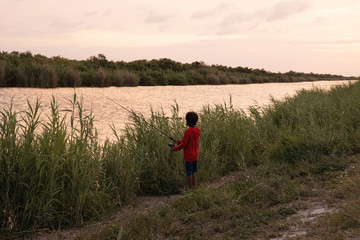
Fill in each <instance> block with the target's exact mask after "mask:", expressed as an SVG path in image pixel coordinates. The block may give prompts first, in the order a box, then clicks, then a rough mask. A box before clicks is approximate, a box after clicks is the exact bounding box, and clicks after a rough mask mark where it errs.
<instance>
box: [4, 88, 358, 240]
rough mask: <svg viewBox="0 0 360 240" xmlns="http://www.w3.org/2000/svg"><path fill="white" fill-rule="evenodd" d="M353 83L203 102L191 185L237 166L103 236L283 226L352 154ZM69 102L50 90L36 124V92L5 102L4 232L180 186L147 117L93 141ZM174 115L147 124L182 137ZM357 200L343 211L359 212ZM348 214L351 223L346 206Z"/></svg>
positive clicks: (77, 220) (53, 224)
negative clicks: (19, 101) (252, 99)
mask: <svg viewBox="0 0 360 240" xmlns="http://www.w3.org/2000/svg"><path fill="white" fill-rule="evenodd" d="M359 84H360V83H359V82H356V83H353V84H350V83H349V84H345V85H343V86H337V87H334V88H332V89H331V90H330V91H328V92H325V91H323V90H321V89H313V90H310V91H305V90H302V91H299V92H298V93H297V95H296V96H294V97H292V98H286V99H285V100H284V101H276V100H273V101H272V104H270V105H269V106H267V107H264V108H258V107H256V106H254V107H252V108H250V113H251V114H250V115H247V114H245V113H244V111H242V110H239V109H235V108H234V107H233V106H232V104H231V99H230V103H223V104H217V105H214V106H210V105H209V106H204V107H203V109H202V110H201V111H200V112H199V116H200V121H199V124H198V126H199V128H200V129H201V131H202V135H201V139H200V155H199V172H198V180H199V183H200V184H201V183H205V182H210V181H213V180H215V179H218V178H219V176H221V175H226V174H227V173H229V172H231V171H235V170H240V171H242V172H243V173H244V175H243V176H242V177H241V178H240V179H238V182H236V183H234V184H232V185H227V186H224V187H222V188H220V189H216V190H214V189H210V188H206V187H201V188H200V189H198V190H196V191H194V192H192V193H191V194H190V195H186V197H184V198H182V199H180V200H179V201H177V202H176V203H175V204H173V205H171V206H169V207H165V208H163V209H160V210H156V211H154V212H152V213H151V214H149V215H145V216H143V217H140V218H135V219H131V222H130V224H128V225H125V226H123V225H118V226H113V227H112V229H106V230H105V231H107V232H108V233H106V234H105V233H104V237H103V238H106V237H107V236H115V235H116V236H118V235H119V236H120V235H121V236H123V237H124V239H125V238H129V239H138V238H144V239H149V238H153V237H156V236H164V237H166V238H175V237H176V236H179V235H181V236H184V238H190V237H191V236H193V237H195V238H196V237H198V238H205V237H208V238H211V236H225V238H226V237H229V238H231V237H234V236H241V237H243V238H252V237H254V236H257V237H259V236H260V237H265V238H266V237H269V236H273V235H276V232H277V231H280V230H281V229H282V228H286V225H281V224H280V223H281V222H282V220H283V219H284V218H285V217H286V216H288V215H291V214H293V213H294V212H295V211H296V210H297V209H298V208H299V207H300V206H297V205H296V204H294V202H296V200H297V199H299V198H301V197H306V196H309V195H311V194H313V193H312V192H311V191H310V190H309V189H311V186H312V184H314V179H317V180H316V182H317V184H320V182H321V181H326V180H329V179H333V178H334V176H335V175H336V173H337V172H341V171H344V170H345V169H346V168H347V167H348V163H347V162H346V161H344V160H343V159H346V157H347V156H352V155H356V154H359V152H360V112H359V110H358V109H360V88H359ZM70 102H71V103H72V108H71V109H68V110H66V111H62V110H61V109H60V106H59V105H58V104H57V102H56V100H55V99H53V101H52V103H51V114H50V115H49V116H47V120H45V121H43V120H39V119H42V118H40V115H41V112H40V106H41V101H40V100H38V101H37V102H36V103H35V104H34V105H31V104H30V103H29V104H28V111H26V112H15V111H14V110H13V109H12V107H11V106H9V108H8V109H3V110H2V111H1V112H0V113H1V114H0V140H1V142H0V167H1V169H0V186H1V190H2V193H4V194H1V196H0V198H1V199H0V209H4V210H3V211H1V215H0V220H1V222H0V223H1V229H2V232H3V236H14V234H20V235H21V234H22V233H24V232H26V231H33V230H35V231H36V229H43V228H49V229H58V228H64V227H71V226H74V225H81V224H83V223H84V222H85V221H89V220H93V219H97V218H99V217H101V216H102V214H104V213H107V212H109V211H110V210H113V209H114V207H119V206H123V205H126V204H132V203H134V201H135V200H136V196H138V195H141V194H148V195H169V194H174V193H180V192H182V191H183V189H184V188H185V177H184V173H183V165H182V154H181V153H173V152H171V151H170V150H169V148H168V146H167V141H168V139H167V138H166V137H164V136H162V135H161V134H159V133H158V132H157V131H156V130H155V129H154V128H152V127H150V126H149V125H148V124H147V123H146V122H144V121H143V120H141V119H139V118H138V117H135V116H130V117H131V119H132V123H131V124H129V125H127V126H126V129H125V130H124V131H123V132H121V133H118V132H116V131H115V127H113V129H114V134H115V135H116V137H117V138H116V140H111V141H110V140H107V141H105V142H104V143H100V142H99V140H98V138H97V132H96V129H95V128H94V125H93V124H94V121H95V117H94V116H93V115H92V113H91V112H87V111H85V110H84V109H83V107H82V101H81V99H80V100H79V99H78V98H77V95H76V94H74V98H73V99H71V100H70ZM178 112H179V110H178V106H177V104H175V105H174V106H173V111H172V114H171V116H166V115H165V114H164V112H163V111H162V110H152V112H151V116H150V117H148V118H147V119H146V121H147V122H149V123H151V124H152V125H153V126H156V127H157V128H159V129H161V130H162V131H163V132H166V133H168V134H169V135H170V136H173V137H175V138H177V139H181V137H182V135H183V132H184V130H185V129H186V125H185V121H184V118H183V116H179V115H178ZM67 119H69V120H67ZM355 185H356V184H355ZM351 191H352V192H353V191H355V190H354V189H352V190H351ZM354 202H356V201H355V200H354ZM225 203H226V204H225ZM354 205H355V204H351V205H350V206H351V207H349V209H348V210H344V211H345V212H355V213H356V212H357V209H353V206H354ZM344 209H346V208H344ZM217 218H220V219H223V223H221V224H220V223H219V222H218V221H216V219H217ZM350 219H351V220H349V222H352V221H355V222H356V221H357V220H356V217H355V215H354V216H350ZM209 222H210V224H209ZM335 222H336V221H335ZM282 224H283V223H282ZM169 226H170V227H169ZM349 226H352V225H351V224H350V223H349ZM344 229H348V228H346V227H344ZM108 234H109V235H108Z"/></svg>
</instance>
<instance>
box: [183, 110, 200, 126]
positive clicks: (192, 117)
mask: <svg viewBox="0 0 360 240" xmlns="http://www.w3.org/2000/svg"><path fill="white" fill-rule="evenodd" d="M185 118H186V124H187V125H188V126H189V127H194V126H195V125H196V123H197V121H198V119H199V117H198V115H197V113H196V112H188V113H187V114H186V117H185Z"/></svg>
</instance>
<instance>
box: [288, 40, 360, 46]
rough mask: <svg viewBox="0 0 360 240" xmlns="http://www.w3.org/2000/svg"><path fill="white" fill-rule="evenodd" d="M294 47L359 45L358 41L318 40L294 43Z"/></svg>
mask: <svg viewBox="0 0 360 240" xmlns="http://www.w3.org/2000/svg"><path fill="white" fill-rule="evenodd" d="M292 44H294V45H353V44H356V45H357V44H360V39H339V40H318V41H296V42H292Z"/></svg>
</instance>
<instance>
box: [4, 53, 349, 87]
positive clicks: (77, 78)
mask: <svg viewBox="0 0 360 240" xmlns="http://www.w3.org/2000/svg"><path fill="white" fill-rule="evenodd" d="M350 79H356V77H344V76H341V75H332V74H315V73H301V72H294V71H290V72H287V73H273V72H269V71H266V70H264V69H251V68H247V67H227V66H222V65H206V64H205V63H204V62H198V61H196V62H193V63H180V62H176V61H173V60H171V59H168V58H162V59H158V60H155V59H153V60H136V61H132V62H124V61H110V60H108V59H106V57H105V55H104V54H98V56H91V57H89V58H88V59H87V60H71V59H67V58H64V57H61V56H55V57H51V58H49V57H46V56H43V55H41V54H35V55H34V54H32V53H31V52H29V51H27V52H15V51H14V52H11V53H7V52H0V87H37V88H56V87H109V86H117V87H121V86H156V85H203V84H212V85H219V84H249V83H267V82H301V81H315V80H350Z"/></svg>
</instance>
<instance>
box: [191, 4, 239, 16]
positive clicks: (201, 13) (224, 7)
mask: <svg viewBox="0 0 360 240" xmlns="http://www.w3.org/2000/svg"><path fill="white" fill-rule="evenodd" d="M232 6H233V4H230V3H222V4H220V5H219V6H217V7H215V8H212V9H208V10H202V11H197V12H195V13H193V14H192V16H191V17H192V18H195V19H205V18H209V17H214V16H216V15H218V14H219V13H221V12H224V11H225V10H227V9H229V8H231V7H232Z"/></svg>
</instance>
